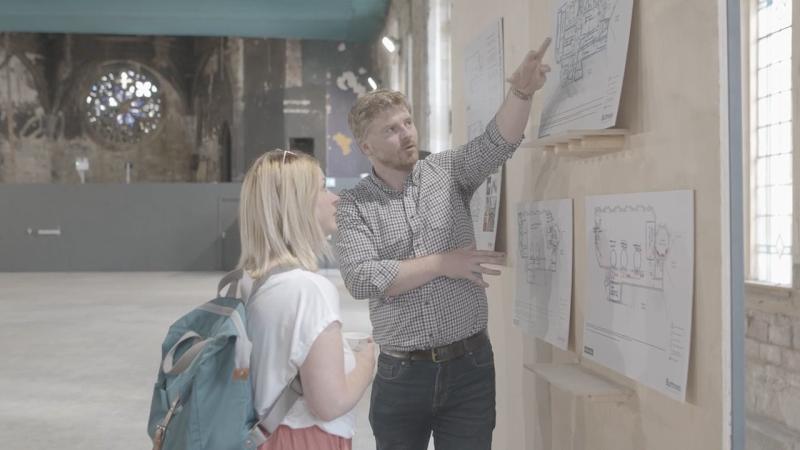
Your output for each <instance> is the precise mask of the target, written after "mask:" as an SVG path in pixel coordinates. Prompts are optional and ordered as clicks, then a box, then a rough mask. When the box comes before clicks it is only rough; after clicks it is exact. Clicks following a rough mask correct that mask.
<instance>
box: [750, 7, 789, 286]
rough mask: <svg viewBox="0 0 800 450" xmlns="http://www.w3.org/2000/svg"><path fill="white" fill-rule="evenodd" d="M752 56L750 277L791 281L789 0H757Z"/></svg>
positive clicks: (782, 282) (762, 280)
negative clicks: (753, 79) (752, 112)
mask: <svg viewBox="0 0 800 450" xmlns="http://www.w3.org/2000/svg"><path fill="white" fill-rule="evenodd" d="M755 14H756V18H755V19H756V20H755V21H753V22H751V23H752V24H753V25H754V27H755V30H753V32H754V38H755V40H754V42H755V48H754V49H753V50H754V51H753V53H752V57H753V59H754V61H753V62H754V65H753V68H754V72H753V75H754V76H755V78H756V80H755V83H754V84H753V86H754V88H755V92H753V93H751V95H753V96H754V102H753V106H754V109H755V110H754V114H752V115H751V117H752V120H753V121H754V122H755V123H752V124H751V130H753V132H754V133H755V136H754V139H753V140H752V142H753V146H752V147H753V148H752V149H751V157H750V173H751V186H752V188H753V193H752V194H753V195H752V196H751V199H752V204H751V207H750V208H751V219H752V222H751V226H752V231H751V238H750V239H751V243H750V249H751V255H750V277H751V278H752V279H754V280H756V281H760V282H765V283H770V284H776V285H786V286H790V285H791V284H792V170H793V169H792V168H793V162H792V141H793V139H792V65H791V63H792V0H758V2H757V6H756V11H755Z"/></svg>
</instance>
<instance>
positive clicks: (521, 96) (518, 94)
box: [511, 86, 533, 101]
mask: <svg viewBox="0 0 800 450" xmlns="http://www.w3.org/2000/svg"><path fill="white" fill-rule="evenodd" d="M511 94H513V95H514V97H517V98H518V99H520V100H524V101H528V100H530V99H532V98H533V92H531V93H530V94H526V93H525V92H522V91H521V90H520V89H517V88H516V87H514V86H511Z"/></svg>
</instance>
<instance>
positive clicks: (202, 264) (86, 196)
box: [0, 183, 241, 271]
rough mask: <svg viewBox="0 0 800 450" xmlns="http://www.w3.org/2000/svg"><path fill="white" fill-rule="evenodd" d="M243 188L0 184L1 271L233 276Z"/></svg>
mask: <svg viewBox="0 0 800 450" xmlns="http://www.w3.org/2000/svg"><path fill="white" fill-rule="evenodd" d="M240 189H241V185H240V184H238V183H222V184H198V183H192V184H178V183H170V184H167V183H165V184H130V185H126V184H85V185H57V184H0V211H2V213H0V271H161V270H170V271H171V270H203V271H211V270H227V269H229V268H231V267H233V265H235V264H236V261H237V259H238V255H239V239H238V236H239V233H238V228H237V225H236V224H237V221H236V217H237V214H238V208H239V190H240Z"/></svg>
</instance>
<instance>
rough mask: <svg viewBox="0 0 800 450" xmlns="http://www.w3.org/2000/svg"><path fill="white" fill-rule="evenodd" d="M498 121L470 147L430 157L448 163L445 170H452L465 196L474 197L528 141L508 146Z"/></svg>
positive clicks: (470, 142) (457, 148) (468, 143)
mask: <svg viewBox="0 0 800 450" xmlns="http://www.w3.org/2000/svg"><path fill="white" fill-rule="evenodd" d="M495 120H496V119H492V121H491V122H489V125H487V126H486V131H485V132H484V133H483V134H481V135H480V136H478V137H476V138H474V139H473V140H471V141H469V142H467V143H466V144H464V145H462V146H460V147H456V148H455V149H453V150H452V151H449V152H442V153H437V154H434V155H431V156H430V158H431V159H432V160H439V161H438V162H439V163H444V164H443V166H445V167H449V168H450V172H451V174H452V177H453V179H454V180H456V182H457V183H458V184H459V186H460V187H461V189H462V190H463V191H464V192H468V193H472V192H474V191H475V189H478V186H480V185H481V183H483V181H484V180H485V179H486V178H487V177H488V176H489V175H491V174H492V173H494V172H495V171H496V170H497V168H498V167H500V166H501V165H502V164H503V163H504V162H505V161H506V160H507V159H509V158H511V157H512V156H513V155H514V151H515V150H516V149H517V147H519V144H520V143H521V142H522V140H523V139H524V138H525V137H524V136H522V137H520V139H519V140H518V141H517V142H506V140H505V139H504V138H503V135H502V134H500V130H499V129H498V128H497V122H496V121H495ZM444 159H449V161H443V160H444Z"/></svg>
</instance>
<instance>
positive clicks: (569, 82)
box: [539, 0, 633, 138]
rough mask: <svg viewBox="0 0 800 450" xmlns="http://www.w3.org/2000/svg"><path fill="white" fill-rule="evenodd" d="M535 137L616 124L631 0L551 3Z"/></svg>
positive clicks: (628, 30) (629, 23)
mask: <svg viewBox="0 0 800 450" xmlns="http://www.w3.org/2000/svg"><path fill="white" fill-rule="evenodd" d="M554 7H555V9H554V11H553V41H554V42H553V45H552V46H551V50H550V51H551V52H552V54H551V55H548V56H546V57H545V61H546V62H547V61H553V62H554V63H553V64H551V66H552V68H553V71H552V72H551V74H550V75H549V76H548V82H547V83H546V84H545V87H544V95H545V103H544V106H543V108H542V116H541V120H540V122H539V137H540V138H543V137H546V136H552V135H558V134H560V133H563V132H567V131H573V130H599V129H604V128H608V127H612V126H614V125H615V124H616V122H617V110H618V107H619V99H620V94H621V93H622V79H623V75H624V74H625V59H626V56H627V53H628V37H629V35H630V29H631V14H632V12H633V0H556V1H555V2H554Z"/></svg>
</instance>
